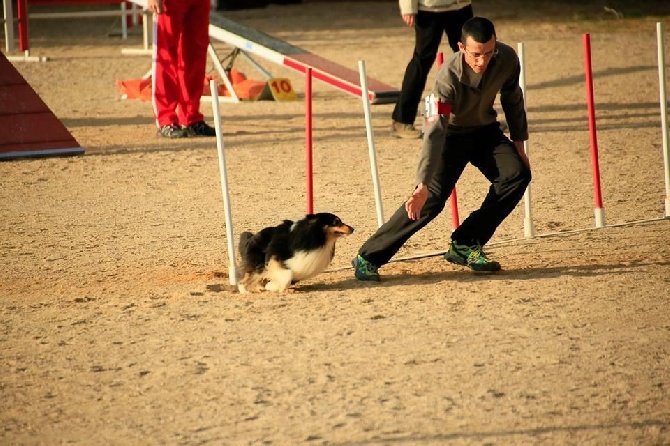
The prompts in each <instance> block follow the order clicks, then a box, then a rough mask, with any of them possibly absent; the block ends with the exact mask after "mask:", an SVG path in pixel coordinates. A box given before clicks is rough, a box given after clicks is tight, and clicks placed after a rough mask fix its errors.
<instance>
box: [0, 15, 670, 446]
mask: <svg viewBox="0 0 670 446" xmlns="http://www.w3.org/2000/svg"><path fill="white" fill-rule="evenodd" d="M480 5H481V6H479V7H478V8H477V13H478V14H480V15H487V16H489V17H491V18H493V19H494V20H496V24H497V27H498V34H499V38H500V40H503V41H505V42H507V43H510V44H512V45H516V44H517V43H518V42H523V43H524V48H525V59H526V79H527V81H526V82H527V100H528V110H529V113H528V116H529V122H530V126H531V140H530V141H529V151H530V158H531V162H532V165H533V170H534V178H533V183H532V185H531V192H532V193H531V203H532V218H533V224H534V227H535V230H536V234H537V236H536V237H535V238H525V237H524V206H523V204H520V205H519V207H518V208H517V209H516V210H515V211H514V213H513V214H512V215H511V216H510V217H509V218H508V220H506V221H505V223H504V224H503V225H502V226H501V227H500V228H499V231H498V232H497V233H496V235H495V237H494V239H493V240H492V242H491V244H490V246H489V249H490V251H491V253H492V256H493V257H495V258H496V259H498V260H499V261H501V263H502V264H503V268H504V271H503V272H502V273H500V274H498V275H495V276H484V277H482V276H477V275H473V274H471V273H469V272H467V271H465V270H463V269H459V268H456V267H454V266H452V265H450V264H448V263H446V262H445V261H443V260H442V259H441V257H440V256H438V255H435V253H436V252H439V251H441V250H443V249H444V248H445V246H446V244H447V241H448V239H449V233H450V228H451V215H450V213H449V211H448V208H447V210H446V211H445V212H444V213H443V215H441V216H440V217H439V218H438V219H436V220H435V221H434V222H433V223H431V225H429V226H428V227H427V228H425V230H424V231H422V232H420V233H419V234H417V235H416V236H415V237H414V238H412V239H411V240H410V241H409V242H408V243H407V245H406V246H405V247H404V248H403V249H402V250H401V252H400V253H399V254H398V259H397V260H399V261H396V262H392V263H391V264H389V265H387V266H385V267H384V268H383V269H382V270H381V273H382V275H383V280H382V281H381V282H380V283H374V284H368V283H360V282H357V281H356V280H354V279H353V276H352V271H351V269H350V268H349V267H348V266H349V261H350V258H351V257H352V256H353V255H354V254H355V253H356V251H357V249H358V247H359V246H360V245H361V244H362V243H363V241H364V240H365V239H366V238H367V237H368V236H370V235H371V234H372V233H373V232H374V230H375V229H376V227H377V221H376V213H375V197H374V193H373V188H372V184H373V183H372V178H371V174H370V165H369V162H368V145H367V140H366V131H365V121H364V115H363V106H362V103H361V101H360V99H358V98H355V97H352V96H348V95H346V94H344V93H342V92H340V91H338V90H335V89H333V88H332V87H330V86H328V85H325V84H321V83H315V84H314V99H313V113H314V207H315V210H317V211H329V212H334V213H337V214H338V215H340V216H341V217H342V219H343V220H344V221H345V222H347V223H349V224H351V225H352V226H354V227H355V228H356V231H355V233H354V234H352V235H351V236H349V237H348V238H345V239H343V240H341V241H340V242H339V243H338V246H337V254H336V257H335V259H334V261H333V265H332V270H329V271H328V272H326V273H324V274H323V275H321V276H319V277H317V278H315V279H313V280H310V281H308V282H304V283H300V284H298V285H297V286H296V287H295V289H293V290H291V292H289V293H287V294H285V295H276V294H273V293H264V294H261V295H253V296H247V295H240V294H239V293H237V292H236V291H235V290H234V288H233V287H232V286H231V285H230V283H229V278H228V271H229V264H228V250H227V242H226V237H225V234H226V230H225V218H224V207H223V200H222V193H221V184H220V176H219V170H218V159H217V150H216V144H215V142H214V140H211V139H184V140H180V141H165V140H160V139H157V138H156V137H155V136H154V127H153V117H152V113H151V106H150V104H149V103H145V102H139V101H127V100H121V99H120V97H119V91H118V90H117V88H116V85H115V81H116V80H117V79H132V78H138V77H140V76H141V75H142V74H144V73H145V72H146V71H147V70H148V68H149V66H150V60H149V59H148V58H147V57H141V56H140V57H133V56H124V55H122V54H121V49H122V48H125V47H133V48H139V47H140V46H141V36H140V35H138V34H136V33H135V34H133V35H131V37H130V39H129V40H128V41H126V42H124V41H121V40H120V39H119V38H118V37H109V36H108V32H109V31H110V30H112V31H113V30H115V29H116V27H118V23H115V21H114V19H110V18H104V19H88V20H74V21H72V22H71V24H72V25H73V26H71V28H70V29H66V28H67V27H65V26H63V22H62V21H57V20H52V21H41V22H39V24H37V25H35V26H33V28H32V29H31V37H32V48H33V50H32V53H33V55H41V56H47V57H49V58H50V60H49V62H47V63H44V64H31V63H16V67H17V68H18V69H19V71H20V72H21V73H22V74H23V75H24V76H25V78H26V79H27V80H28V82H29V83H30V84H31V85H32V86H33V88H34V89H35V90H36V91H37V92H38V93H39V95H40V96H41V97H42V98H43V100H44V101H45V102H46V103H47V104H48V105H49V107H50V108H51V109H52V110H53V111H54V113H55V114H56V115H57V116H58V117H59V118H60V119H61V120H62V122H63V123H64V124H65V125H66V126H67V128H68V129H69V130H70V131H71V132H72V134H73V136H74V137H75V138H76V139H77V140H78V141H79V142H80V144H81V145H82V146H83V147H84V148H85V149H86V154H85V155H84V156H81V157H68V158H46V159H29V160H21V161H11V162H3V163H0V229H1V230H0V260H1V262H2V265H3V266H2V268H1V269H0V286H1V287H2V294H1V295H0V321H1V324H0V341H1V343H2V349H1V350H0V401H1V403H0V426H1V428H0V443H2V444H7V445H19V444H20V445H24V444H26V445H28V444H45V445H53V444H63V443H68V444H87V445H98V444H119V445H130V444H137V445H146V444H184V445H195V444H217V445H218V444H254V445H257V444H277V445H291V444H324V445H325V444H328V445H382V444H389V445H390V444H398V445H433V444H449V445H452V444H453V445H470V444H472V445H493V444H496V445H507V444H513V445H529V444H542V445H547V444H551V445H667V444H670V357H669V356H668V355H669V353H670V318H669V316H670V310H669V309H668V308H670V307H669V303H670V302H669V299H670V292H669V290H670V248H669V247H668V236H669V235H670V221H668V220H667V219H663V216H664V213H665V209H664V200H665V189H664V184H663V183H664V182H663V178H664V167H663V151H662V147H661V126H660V114H659V100H658V97H659V96H658V77H657V61H656V49H655V44H654V42H655V39H656V34H655V23H656V21H657V20H658V19H657V18H650V19H626V20H615V19H613V18H610V17H603V18H596V19H594V20H582V19H579V17H577V18H575V17H574V15H572V16H571V15H570V13H569V12H566V11H565V10H563V11H562V12H563V13H565V16H561V17H559V16H556V17H554V16H552V18H551V20H546V19H544V20H539V19H538V17H537V15H534V14H532V13H530V12H529V13H528V15H527V16H525V15H520V16H519V14H512V13H511V12H510V11H509V9H505V10H499V9H497V8H496V7H495V2H481V3H480ZM332 8H333V5H332V4H316V3H315V4H311V3H310V4H306V5H302V6H296V5H293V6H276V5H275V6H270V7H268V8H266V9H262V10H253V11H236V12H231V13H229V14H228V16H229V17H230V18H232V19H234V20H238V21H240V22H242V23H244V24H247V25H249V26H254V27H257V28H259V29H261V30H263V31H265V32H267V33H269V34H272V35H274V36H276V37H279V38H282V39H284V40H287V41H289V42H291V43H292V44H294V45H297V46H300V47H303V48H305V49H308V50H310V51H313V52H315V53H316V54H319V55H321V56H323V57H326V58H329V59H332V60H334V61H336V62H338V63H340V64H342V65H345V66H348V67H350V68H353V69H356V67H357V61H358V60H364V61H365V63H366V68H367V73H368V75H369V76H370V77H373V78H376V79H379V80H382V81H384V82H386V83H389V84H391V85H399V84H400V81H401V79H402V73H403V70H404V67H405V64H406V63H407V60H408V58H409V55H410V53H411V49H412V44H413V38H412V34H411V32H410V30H408V29H406V28H405V27H403V26H402V24H401V22H400V19H399V17H398V16H397V9H396V6H395V4H393V3H390V4H383V3H349V4H347V3H345V4H343V5H340V6H338V8H341V9H342V11H341V18H337V17H335V16H334V15H333V12H332V11H333V9H332ZM661 20H662V21H663V22H664V24H665V26H666V29H667V28H668V27H670V22H669V21H668V19H667V16H665V17H663V18H662V19H661ZM585 32H589V33H591V40H592V53H593V67H594V76H595V81H594V89H595V95H596V103H597V105H596V112H597V116H598V142H599V149H600V170H601V180H602V195H603V202H604V207H605V218H606V223H607V227H605V228H600V229H596V228H595V220H594V198H593V181H592V176H591V164H590V157H589V132H588V122H587V111H586V103H585V102H586V89H585V84H584V68H583V53H582V35H583V33H585ZM665 45H666V48H668V47H670V40H668V37H667V36H666V40H665ZM216 46H217V50H219V52H220V55H221V56H222V57H223V55H225V54H227V52H228V51H229V48H227V47H226V46H225V45H223V44H218V43H217V44H216ZM3 47H4V42H3ZM445 51H446V52H447V53H448V52H449V50H448V49H447V48H446V46H445ZM666 51H667V50H666ZM236 66H237V67H238V68H239V69H241V70H242V71H244V72H245V73H246V74H247V75H248V76H249V77H252V78H254V77H257V75H258V74H257V73H256V72H255V71H254V70H253V68H252V67H250V66H249V65H248V64H247V63H246V62H245V61H244V60H239V64H236ZM266 68H267V69H269V70H270V71H272V73H273V75H275V76H277V77H287V78H289V79H290V80H291V82H292V84H293V86H294V89H295V90H296V91H297V93H298V96H299V100H298V101H295V102H253V103H252V102H248V103H242V104H237V105H232V104H223V105H222V107H221V111H222V126H223V129H224V141H225V153H226V163H227V165H228V183H229V186H230V195H231V205H232V213H233V230H234V233H235V235H236V236H237V234H239V233H240V232H241V231H242V230H247V229H250V230H257V229H260V228H262V227H263V226H265V225H267V224H275V223H278V222H279V221H280V220H282V219H284V218H299V217H300V216H301V215H303V214H304V213H305V210H306V198H305V195H306V193H305V169H304V165H305V162H304V161H305V154H304V148H305V142H304V137H305V136H304V135H305V133H304V110H305V105H304V102H303V101H302V98H303V93H304V80H303V79H302V77H300V76H299V75H297V74H296V73H293V72H291V71H288V70H285V69H283V68H281V67H278V66H274V65H267V66H266ZM432 76H433V74H431V78H430V79H429V84H431V83H432V78H433V77H432ZM391 109H392V106H391V105H374V106H373V107H372V123H373V130H374V136H375V138H374V140H375V146H376V152H377V161H378V169H379V177H380V183H381V184H380V186H381V188H380V189H381V195H382V198H383V201H382V203H383V208H384V209H383V210H384V214H385V216H386V217H388V216H389V215H390V214H391V213H392V212H393V211H394V210H395V209H396V207H397V206H398V205H399V204H400V203H401V202H402V201H403V200H404V199H405V198H406V197H407V195H408V194H409V192H410V190H411V187H412V181H413V177H414V171H415V167H416V157H417V152H418V149H419V145H418V142H416V143H413V142H407V141H398V140H395V139H392V138H390V137H389V135H388V125H389V122H390V113H391ZM203 111H204V112H205V113H206V116H207V119H208V120H209V121H210V122H211V120H212V109H211V106H210V104H209V103H203ZM486 187H487V185H486V183H485V181H484V180H483V178H482V177H481V176H480V174H479V173H478V172H477V171H476V170H475V169H473V168H471V167H468V169H467V170H466V172H465V173H464V175H463V177H462V179H461V181H460V182H459V184H458V189H457V190H458V204H459V211H460V215H461V218H463V216H465V215H467V214H468V213H469V212H470V211H472V210H473V209H475V208H476V207H477V206H478V205H479V203H480V201H481V200H482V198H483V196H484V194H485V191H486ZM409 256H416V257H417V258H415V259H413V260H404V259H405V258H407V257H409Z"/></svg>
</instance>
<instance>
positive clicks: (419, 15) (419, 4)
mask: <svg viewBox="0 0 670 446" xmlns="http://www.w3.org/2000/svg"><path fill="white" fill-rule="evenodd" d="M399 3H400V15H401V16H402V19H403V21H404V22H405V24H406V25H407V26H411V27H414V53H413V54H412V59H411V60H410V61H409V64H407V68H406V69H405V76H404V77H403V80H402V87H401V90H400V96H399V98H398V102H396V106H395V108H394V109H393V114H392V115H391V116H392V118H393V122H392V123H391V135H393V136H395V137H396V138H407V139H417V138H420V137H421V131H420V130H418V129H416V128H415V127H414V119H415V118H416V112H417V110H418V108H419V102H420V101H421V98H422V96H423V90H424V88H425V87H426V79H428V73H429V72H430V69H431V68H432V66H433V63H434V62H435V57H436V56H437V50H438V48H439V46H440V42H441V41H442V35H443V34H446V35H447V39H448V41H449V46H450V47H451V50H452V51H453V52H454V53H456V52H458V41H459V39H460V38H461V28H462V27H463V24H464V23H465V21H466V20H468V19H469V18H471V17H472V4H471V1H470V0H399Z"/></svg>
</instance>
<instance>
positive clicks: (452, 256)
mask: <svg viewBox="0 0 670 446" xmlns="http://www.w3.org/2000/svg"><path fill="white" fill-rule="evenodd" d="M444 259H445V260H447V261H449V262H451V263H455V264H457V265H464V266H468V267H470V269H471V270H473V271H476V272H496V271H500V269H501V268H500V263H498V262H496V261H495V260H491V259H489V258H488V257H487V256H486V254H485V253H484V251H483V250H482V245H480V244H476V245H459V244H457V243H456V242H453V241H452V242H451V245H450V246H449V251H448V252H447V253H446V254H445V255H444Z"/></svg>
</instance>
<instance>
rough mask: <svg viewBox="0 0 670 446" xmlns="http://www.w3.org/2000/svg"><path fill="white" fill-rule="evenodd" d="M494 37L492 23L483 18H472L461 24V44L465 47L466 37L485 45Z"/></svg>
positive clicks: (494, 30)
mask: <svg viewBox="0 0 670 446" xmlns="http://www.w3.org/2000/svg"><path fill="white" fill-rule="evenodd" d="M495 36H496V29H495V27H494V26H493V22H491V21H490V20H489V19H485V18H484V17H472V18H471V19H469V20H468V21H467V22H465V23H464V24H463V28H462V30H461V43H462V44H463V45H465V41H466V40H467V38H468V37H472V40H474V41H475V42H478V43H486V42H488V41H489V40H491V39H492V38H493V37H495Z"/></svg>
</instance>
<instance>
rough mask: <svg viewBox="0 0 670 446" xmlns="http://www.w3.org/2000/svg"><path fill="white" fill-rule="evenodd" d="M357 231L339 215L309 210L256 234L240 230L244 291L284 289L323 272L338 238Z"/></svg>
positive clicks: (242, 287)
mask: <svg viewBox="0 0 670 446" xmlns="http://www.w3.org/2000/svg"><path fill="white" fill-rule="evenodd" d="M352 232H354V228H352V227H351V226H349V225H347V224H345V223H343V222H342V220H340V218H339V217H338V216H337V215H334V214H330V213H327V212H321V213H317V214H308V215H306V216H305V218H302V219H300V220H297V221H293V220H284V221H283V223H281V224H279V225H277V226H270V227H267V228H264V229H262V230H261V231H260V232H257V233H256V234H253V233H251V232H243V233H242V234H240V243H239V248H238V249H239V251H240V257H241V259H242V262H241V266H240V275H241V276H242V277H241V279H240V281H239V283H238V288H239V290H240V292H241V293H246V292H258V291H262V290H263V289H265V290H269V291H278V292H283V291H285V290H286V288H288V287H289V286H290V285H291V284H292V283H295V282H297V281H299V280H305V279H309V278H311V277H314V276H316V275H317V274H319V273H321V272H323V271H324V270H325V269H326V268H327V267H328V265H330V262H331V261H332V259H333V256H334V255H335V242H336V241H337V239H338V238H339V237H341V236H344V235H349V234H351V233H352Z"/></svg>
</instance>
